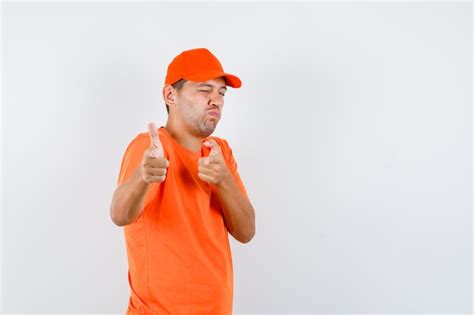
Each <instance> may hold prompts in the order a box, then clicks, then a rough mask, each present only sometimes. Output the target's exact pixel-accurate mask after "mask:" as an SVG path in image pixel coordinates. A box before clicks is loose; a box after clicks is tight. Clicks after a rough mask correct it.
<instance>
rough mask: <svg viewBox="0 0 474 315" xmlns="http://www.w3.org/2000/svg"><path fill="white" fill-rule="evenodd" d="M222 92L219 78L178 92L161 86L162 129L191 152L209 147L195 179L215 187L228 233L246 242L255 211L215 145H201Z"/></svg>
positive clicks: (212, 123) (186, 85)
mask: <svg viewBox="0 0 474 315" xmlns="http://www.w3.org/2000/svg"><path fill="white" fill-rule="evenodd" d="M226 91H227V87H226V85H225V80H224V78H222V77H219V78H215V79H211V80H207V81H202V82H194V81H186V82H185V83H184V85H183V86H182V88H181V89H180V90H179V91H178V90H176V89H174V88H173V87H172V86H171V85H165V86H164V87H163V99H164V101H165V103H166V104H168V106H169V109H170V112H169V117H168V121H167V123H166V126H165V129H166V130H167V131H168V133H169V134H170V135H171V136H172V137H173V139H175V140H176V141H177V142H178V143H180V144H181V145H182V146H184V147H186V148H187V149H189V150H191V151H194V152H200V151H201V146H202V145H203V144H204V145H206V146H208V147H210V148H211V152H210V154H209V157H202V158H200V159H199V161H198V163H199V165H198V172H199V173H198V176H199V178H200V179H201V180H203V181H205V182H207V183H209V184H212V185H215V187H216V191H217V194H218V197H219V200H220V202H221V205H222V208H223V211H222V212H223V216H224V221H225V223H226V226H227V229H228V230H229V233H230V234H231V235H232V236H233V237H234V238H235V239H236V240H238V241H240V242H242V243H247V242H249V241H250V240H251V239H252V238H253V237H254V235H255V210H254V208H253V206H252V204H251V202H250V201H249V200H248V199H247V198H245V196H244V195H243V194H242V193H241V192H240V190H239V188H238V187H237V184H236V183H235V181H234V179H233V177H232V174H231V173H230V171H229V169H228V167H227V164H226V163H225V160H224V156H223V155H222V150H221V148H220V146H219V144H218V143H217V142H215V141H214V140H212V139H211V140H209V141H207V142H204V143H203V140H204V138H206V137H208V136H210V135H211V134H212V133H213V132H214V130H215V129H216V127H217V124H218V123H219V121H220V118H221V117H222V110H223V108H224V97H225V93H226ZM210 111H217V112H218V113H219V117H214V116H212V115H210V114H209V112H210Z"/></svg>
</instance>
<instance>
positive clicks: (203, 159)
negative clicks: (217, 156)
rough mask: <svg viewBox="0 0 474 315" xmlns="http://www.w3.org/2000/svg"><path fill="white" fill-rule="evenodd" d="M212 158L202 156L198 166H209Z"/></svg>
mask: <svg viewBox="0 0 474 315" xmlns="http://www.w3.org/2000/svg"><path fill="white" fill-rule="evenodd" d="M211 159H212V157H210V156H204V157H201V158H199V163H198V164H199V165H209V164H210V163H211Z"/></svg>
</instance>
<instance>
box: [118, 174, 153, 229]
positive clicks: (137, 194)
mask: <svg viewBox="0 0 474 315" xmlns="http://www.w3.org/2000/svg"><path fill="white" fill-rule="evenodd" d="M149 185H150V184H148V183H146V182H145V181H143V178H142V175H141V173H140V170H139V169H138V170H137V171H136V172H135V173H134V174H133V175H132V176H130V178H129V179H128V180H127V181H126V182H124V183H122V185H120V186H118V187H117V189H115V192H114V196H113V198H112V204H111V205H110V218H111V219H112V221H113V222H114V223H115V224H116V225H118V226H124V225H127V224H130V223H132V222H133V221H135V220H136V219H137V218H138V216H139V215H140V214H141V212H142V211H143V199H144V197H145V194H146V192H147V191H148V186H149Z"/></svg>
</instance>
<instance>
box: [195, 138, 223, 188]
mask: <svg viewBox="0 0 474 315" xmlns="http://www.w3.org/2000/svg"><path fill="white" fill-rule="evenodd" d="M203 144H204V145H205V146H207V147H210V148H211V152H210V153H209V156H204V157H201V158H199V165H198V176H199V178H200V179H202V180H203V181H205V182H207V183H209V184H214V185H219V184H221V183H222V181H223V180H224V179H225V178H226V177H227V176H229V175H230V172H229V169H228V168H227V164H226V162H225V160H224V156H223V155H222V150H221V147H220V146H219V144H218V143H217V142H216V141H215V140H214V139H209V140H208V141H206V142H204V143H203Z"/></svg>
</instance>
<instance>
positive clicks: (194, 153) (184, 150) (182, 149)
mask: <svg viewBox="0 0 474 315" xmlns="http://www.w3.org/2000/svg"><path fill="white" fill-rule="evenodd" d="M159 129H162V131H163V132H164V133H165V134H166V136H167V137H168V138H169V139H170V141H171V142H173V144H174V145H175V146H176V147H177V148H178V149H180V150H181V151H183V152H185V153H186V154H188V155H191V156H193V157H201V154H202V149H201V150H200V151H199V152H194V151H191V150H189V149H188V148H186V147H184V146H182V145H181V144H180V143H179V142H178V141H176V140H175V139H174V138H173V137H172V136H171V135H170V134H169V132H168V130H166V129H165V127H164V126H161V127H160V128H159ZM204 141H205V140H203V141H202V142H204Z"/></svg>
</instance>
